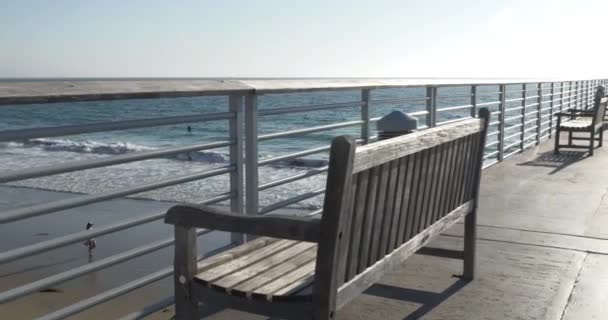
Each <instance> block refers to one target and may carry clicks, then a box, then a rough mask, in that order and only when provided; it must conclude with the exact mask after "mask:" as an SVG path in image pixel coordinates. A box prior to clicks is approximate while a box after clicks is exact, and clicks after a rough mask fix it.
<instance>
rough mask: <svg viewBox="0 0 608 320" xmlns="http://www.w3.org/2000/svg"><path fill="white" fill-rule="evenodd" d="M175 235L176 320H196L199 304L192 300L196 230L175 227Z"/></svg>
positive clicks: (195, 257)
mask: <svg viewBox="0 0 608 320" xmlns="http://www.w3.org/2000/svg"><path fill="white" fill-rule="evenodd" d="M174 234H175V256H174V260H173V268H174V269H173V270H174V272H173V286H174V289H175V293H174V295H175V313H176V319H179V320H186V319H188V320H190V319H196V318H197V317H198V303H197V301H196V300H194V299H192V296H191V294H190V287H191V285H192V280H193V279H194V275H195V274H196V261H197V246H196V230H195V229H194V228H190V227H182V226H175V230H174Z"/></svg>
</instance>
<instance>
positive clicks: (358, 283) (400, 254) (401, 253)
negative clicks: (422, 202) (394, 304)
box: [337, 201, 473, 308]
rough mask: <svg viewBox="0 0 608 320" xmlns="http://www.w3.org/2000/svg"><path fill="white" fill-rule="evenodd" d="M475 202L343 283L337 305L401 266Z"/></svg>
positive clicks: (457, 210) (459, 208)
mask: <svg viewBox="0 0 608 320" xmlns="http://www.w3.org/2000/svg"><path fill="white" fill-rule="evenodd" d="M472 206H473V202H472V201H470V202H467V203H465V204H463V205H462V206H460V207H458V208H457V209H456V210H454V211H452V212H451V213H449V214H448V215H446V216H445V217H443V218H442V219H440V220H439V221H437V222H436V223H435V224H433V225H432V226H431V227H429V228H428V229H425V230H423V231H422V232H420V233H419V234H417V235H416V236H415V237H413V238H412V239H410V240H409V241H407V242H406V243H405V244H403V245H402V246H401V247H399V248H398V249H396V250H395V251H393V252H392V253H391V254H389V255H387V256H385V257H384V258H383V259H382V260H380V261H378V262H376V264H374V265H373V266H371V267H370V268H369V269H368V270H366V272H364V273H360V274H358V275H357V276H355V277H354V278H353V279H352V280H351V281H349V282H347V283H345V284H344V285H342V287H340V288H339V290H338V299H337V306H338V308H340V307H342V306H344V305H345V304H347V303H348V302H350V301H351V300H352V299H354V298H356V297H357V296H358V295H359V294H361V293H362V292H363V291H365V290H366V289H367V288H369V287H370V286H371V285H372V284H374V283H376V282H378V281H379V280H380V279H381V278H382V277H383V276H384V275H385V274H386V273H388V272H390V271H391V270H394V269H395V268H396V267H399V266H400V264H401V262H403V260H405V259H406V258H407V257H409V256H411V255H412V254H414V253H415V252H416V251H417V250H418V249H420V248H422V247H423V246H424V245H426V244H427V243H428V242H429V241H430V240H431V239H432V238H433V237H435V236H437V235H439V234H440V233H441V232H443V231H445V230H447V229H448V228H450V227H451V226H452V225H453V224H454V223H456V222H458V221H459V220H460V219H461V218H462V217H463V216H465V215H466V214H467V213H469V212H470V211H471V209H472Z"/></svg>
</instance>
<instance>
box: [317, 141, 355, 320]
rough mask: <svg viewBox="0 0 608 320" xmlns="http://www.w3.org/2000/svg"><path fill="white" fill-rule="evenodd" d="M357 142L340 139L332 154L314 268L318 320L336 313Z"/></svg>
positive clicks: (334, 142) (330, 155)
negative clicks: (338, 276)
mask: <svg viewBox="0 0 608 320" xmlns="http://www.w3.org/2000/svg"><path fill="white" fill-rule="evenodd" d="M356 146H357V144H356V142H355V140H354V139H353V138H348V137H337V138H335V139H334V140H333V142H332V145H331V150H330V154H329V171H328V173H327V182H326V192H325V201H324V202H325V203H324V204H323V218H322V219H321V233H320V236H319V249H318V251H317V263H316V266H315V269H314V270H315V274H316V279H315V280H316V283H315V288H314V292H313V295H312V299H313V305H314V314H313V318H315V319H328V318H330V315H333V314H334V313H335V311H336V310H335V305H336V303H335V301H336V292H337V283H338V279H337V267H338V258H339V252H340V247H341V246H342V243H343V241H342V235H343V231H344V230H343V229H342V228H343V226H342V221H343V219H350V217H351V213H352V212H348V211H347V209H348V208H347V207H348V204H349V199H350V197H351V194H352V192H351V190H350V188H351V185H352V182H351V179H352V176H353V161H354V157H355V149H356Z"/></svg>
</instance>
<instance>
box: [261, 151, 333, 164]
mask: <svg viewBox="0 0 608 320" xmlns="http://www.w3.org/2000/svg"><path fill="white" fill-rule="evenodd" d="M330 148H331V146H324V147H318V148H312V149H308V150H304V151H300V152H295V153H290V154H286V155H282V156H277V157H272V158H268V159H263V160H260V161H258V165H259V166H264V165H267V164H271V163H273V162H277V161H282V160H288V159H293V158H299V157H303V156H307V155H311V154H315V153H321V152H325V151H329V149H330Z"/></svg>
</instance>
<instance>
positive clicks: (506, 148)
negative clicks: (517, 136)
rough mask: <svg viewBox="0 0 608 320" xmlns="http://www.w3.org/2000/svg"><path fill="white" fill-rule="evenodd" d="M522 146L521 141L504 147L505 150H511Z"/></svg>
mask: <svg viewBox="0 0 608 320" xmlns="http://www.w3.org/2000/svg"><path fill="white" fill-rule="evenodd" d="M520 144H521V142H520V141H517V142H514V143H511V144H508V145H506V146H505V147H504V149H505V150H508V149H509V148H512V147H515V146H518V145H520Z"/></svg>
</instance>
